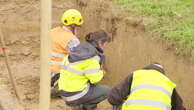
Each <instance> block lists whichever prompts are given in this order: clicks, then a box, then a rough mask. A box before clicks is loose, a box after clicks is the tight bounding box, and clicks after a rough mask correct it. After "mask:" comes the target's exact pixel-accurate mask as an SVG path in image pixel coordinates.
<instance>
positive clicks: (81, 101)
mask: <svg viewBox="0 0 194 110" xmlns="http://www.w3.org/2000/svg"><path fill="white" fill-rule="evenodd" d="M109 41H110V37H108V35H107V33H106V32H105V31H103V30H98V31H95V32H92V33H89V34H88V35H87V36H86V42H84V43H81V44H80V45H78V46H77V47H75V48H74V50H73V51H71V52H70V53H69V56H68V57H66V58H65V59H64V62H63V66H62V69H61V71H60V77H59V80H58V86H59V91H60V94H61V96H62V98H63V99H64V100H65V102H66V104H67V105H69V106H77V105H82V108H80V109H81V110H93V109H94V108H96V107H97V104H98V103H100V102H101V101H103V100H104V99H106V98H107V95H108V92H109V88H108V87H106V86H103V85H100V84H97V83H98V82H99V81H100V80H101V79H102V78H103V71H102V69H101V65H102V64H103V63H104V61H105V58H104V57H105V56H104V54H103V49H104V47H105V45H106V44H107V43H108V42H109Z"/></svg>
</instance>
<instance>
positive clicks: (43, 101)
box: [39, 0, 52, 110]
mask: <svg viewBox="0 0 194 110" xmlns="http://www.w3.org/2000/svg"><path fill="white" fill-rule="evenodd" d="M51 4H52V3H51V0H41V56H40V58H41V73H40V96H39V101H40V103H39V110H49V108H50V78H51V71H50V53H51V52H50V48H51V36H50V30H51Z"/></svg>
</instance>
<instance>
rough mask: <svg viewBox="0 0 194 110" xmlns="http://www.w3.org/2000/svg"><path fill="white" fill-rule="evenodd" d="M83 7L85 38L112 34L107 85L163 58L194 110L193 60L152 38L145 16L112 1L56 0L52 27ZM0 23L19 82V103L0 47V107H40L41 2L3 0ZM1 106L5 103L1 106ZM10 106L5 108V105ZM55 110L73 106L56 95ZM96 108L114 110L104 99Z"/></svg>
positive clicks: (82, 32)
mask: <svg viewBox="0 0 194 110" xmlns="http://www.w3.org/2000/svg"><path fill="white" fill-rule="evenodd" d="M69 8H76V9H79V10H81V12H82V14H83V16H84V21H85V24H84V25H83V27H82V29H81V30H80V34H79V36H80V37H81V39H82V38H83V37H84V35H85V34H87V33H88V32H91V31H94V30H96V29H99V28H103V29H106V30H107V31H108V32H109V33H110V35H111V36H112V38H113V41H112V42H111V43H110V44H109V45H108V47H107V49H106V51H105V54H106V55H107V63H106V68H107V74H106V75H105V78H104V80H103V81H102V83H103V84H106V85H108V86H110V87H113V86H114V85H116V84H118V83H119V82H120V81H121V80H122V79H123V78H124V77H126V76H127V75H128V74H129V73H130V72H132V71H133V70H136V69H139V68H142V67H144V66H145V65H147V64H149V63H151V62H160V63H162V64H163V65H164V67H165V68H166V73H167V75H168V76H169V77H170V78H171V79H172V80H173V81H174V82H175V83H176V84H177V89H178V91H179V93H180V95H181V96H182V97H183V100H184V102H185V105H186V107H187V108H188V110H194V105H192V104H193V102H194V95H193V93H194V88H193V87H192V85H191V84H194V80H192V78H193V76H194V63H193V62H192V61H191V60H190V58H189V57H187V56H183V55H180V54H179V53H178V52H177V50H176V48H175V47H174V46H172V45H169V44H168V43H166V42H165V41H163V40H162V39H159V38H156V37H153V36H152V35H151V34H150V33H148V32H147V30H146V29H145V28H144V26H143V19H139V18H133V17H130V14H132V13H129V15H128V14H126V13H125V12H124V10H121V9H119V8H118V7H117V6H115V5H114V4H113V3H112V2H111V1H110V0H106V1H105V0H60V1H59V0H54V1H53V27H54V26H56V25H58V24H59V21H60V16H61V14H62V12H63V11H64V10H66V9H69ZM0 16H1V18H0V27H1V29H2V32H3V35H4V37H5V41H6V46H7V49H6V51H7V52H8V55H9V58H10V66H11V69H12V72H13V74H14V77H15V79H16V81H17V87H18V89H19V93H20V97H21V100H22V101H21V103H20V104H19V102H17V100H16V99H15V97H14V95H13V91H12V90H11V85H10V82H9V78H8V73H7V70H6V67H5V63H4V56H3V55H2V51H1V50H0V93H1V94H0V110H1V108H3V109H4V110H13V109H14V110H22V108H21V106H23V107H24V108H25V109H26V110H37V108H38V95H39V69H40V65H39V63H40V58H39V54H40V52H39V51H40V37H39V36H40V34H39V33H40V28H39V25H40V24H39V23H40V2H39V1H37V0H31V1H29V0H15V1H11V0H0ZM1 106H2V107H1ZM5 107H6V108H5ZM51 110H69V108H68V107H67V106H65V103H64V102H63V100H61V99H52V102H51ZM97 110H111V106H110V105H109V103H108V102H107V101H104V102H103V103H101V104H100V105H99V106H98V109H97Z"/></svg>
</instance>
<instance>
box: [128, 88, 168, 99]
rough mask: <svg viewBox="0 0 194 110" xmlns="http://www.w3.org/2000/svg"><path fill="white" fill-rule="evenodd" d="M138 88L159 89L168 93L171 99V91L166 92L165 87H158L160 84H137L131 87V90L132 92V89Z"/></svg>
mask: <svg viewBox="0 0 194 110" xmlns="http://www.w3.org/2000/svg"><path fill="white" fill-rule="evenodd" d="M139 89H153V90H159V91H161V92H163V93H165V94H166V95H168V96H169V98H170V99H171V93H170V92H168V91H167V90H166V89H165V88H163V87H160V86H156V85H151V84H141V85H137V86H135V87H133V88H132V89H131V92H134V91H136V90H139Z"/></svg>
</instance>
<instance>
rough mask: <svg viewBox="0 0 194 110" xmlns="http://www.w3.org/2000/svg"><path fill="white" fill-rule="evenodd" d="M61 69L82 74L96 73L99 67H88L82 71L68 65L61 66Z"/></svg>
mask: <svg viewBox="0 0 194 110" xmlns="http://www.w3.org/2000/svg"><path fill="white" fill-rule="evenodd" d="M61 69H63V70H64V71H68V72H72V73H75V74H77V75H82V74H92V73H96V72H98V71H100V68H95V69H89V70H86V71H84V72H81V71H79V70H76V69H73V68H70V67H68V66H61Z"/></svg>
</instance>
